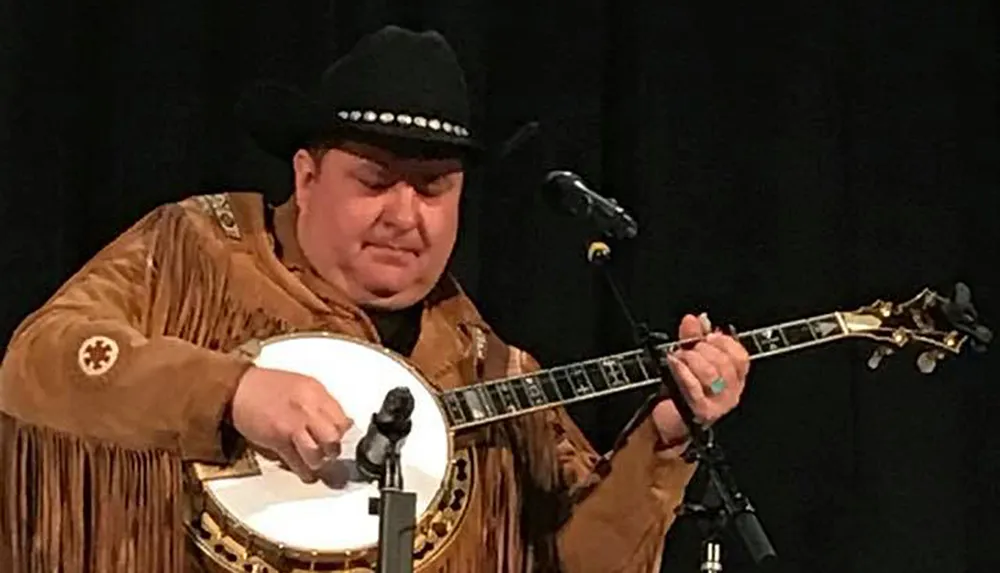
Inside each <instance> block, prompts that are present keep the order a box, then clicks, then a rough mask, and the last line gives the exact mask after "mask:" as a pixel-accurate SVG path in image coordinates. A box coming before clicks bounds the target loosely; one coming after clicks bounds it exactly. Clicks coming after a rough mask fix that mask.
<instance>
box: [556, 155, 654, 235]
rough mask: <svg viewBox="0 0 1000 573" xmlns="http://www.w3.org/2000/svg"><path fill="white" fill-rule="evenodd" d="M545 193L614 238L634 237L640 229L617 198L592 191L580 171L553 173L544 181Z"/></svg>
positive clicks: (563, 208)
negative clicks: (610, 197) (577, 172)
mask: <svg viewBox="0 0 1000 573" xmlns="http://www.w3.org/2000/svg"><path fill="white" fill-rule="evenodd" d="M542 193H543V194H544V195H545V197H546V199H548V201H549V203H550V204H552V205H553V206H554V207H555V208H557V209H561V210H563V211H566V212H568V213H569V214H570V215H575V216H579V217H586V218H589V219H591V220H593V221H594V222H595V223H596V224H597V226H598V228H599V229H600V230H601V232H602V233H604V234H606V235H608V236H610V237H613V238H615V239H631V238H633V237H635V236H636V234H637V233H638V232H639V226H638V225H637V224H636V222H635V219H633V218H632V216H631V215H629V214H628V213H627V212H626V211H625V209H623V208H621V207H620V206H619V205H618V202H617V201H615V200H614V199H608V198H607V197H603V196H601V195H599V194H598V193H596V192H595V191H593V190H591V189H590V188H589V187H587V185H586V183H584V182H583V179H582V178H581V177H580V176H579V175H577V174H576V173H572V172H570V171H553V172H551V173H549V174H548V175H546V176H545V183H543V184H542Z"/></svg>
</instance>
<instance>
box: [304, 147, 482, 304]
mask: <svg viewBox="0 0 1000 573" xmlns="http://www.w3.org/2000/svg"><path fill="white" fill-rule="evenodd" d="M294 167H295V187H296V189H295V200H296V202H297V204H298V208H299V219H298V240H299V243H300V245H301V247H302V251H303V253H304V254H305V256H306V258H307V259H308V260H309V262H310V264H312V266H313V268H314V269H315V270H316V272H317V273H319V274H320V276H322V277H323V278H324V279H326V280H327V281H328V282H329V283H331V284H332V285H334V286H336V287H338V288H340V289H342V290H343V291H344V292H346V293H347V295H348V296H349V297H350V298H351V299H352V300H354V302H355V303H356V304H359V305H364V306H373V307H379V308H402V307H406V306H409V305H411V304H414V303H416V302H418V301H419V300H421V299H422V298H423V297H424V296H426V295H427V293H428V292H430V290H431V289H432V288H433V287H434V284H435V283H436V282H437V281H438V279H439V278H440V277H441V275H442V273H443V272H444V269H445V266H446V265H447V263H448V259H449V258H450V257H451V253H452V249H453V248H454V246H455V240H456V237H457V233H458V211H459V198H460V196H461V192H462V182H463V177H464V175H463V172H462V165H461V162H460V161H459V160H458V159H440V160H438V159H435V160H423V159H410V158H400V157H397V156H395V155H393V154H392V153H391V152H389V151H386V150H384V149H380V148H377V147H374V146H370V145H366V144H361V143H345V144H343V145H340V146H339V147H338V148H335V149H331V150H330V151H329V152H327V153H326V154H325V155H324V156H323V158H322V159H321V160H320V161H319V163H318V164H317V162H315V161H314V160H313V158H312V156H311V155H310V154H309V153H307V152H306V151H304V150H303V151H299V152H298V154H296V156H295V159H294Z"/></svg>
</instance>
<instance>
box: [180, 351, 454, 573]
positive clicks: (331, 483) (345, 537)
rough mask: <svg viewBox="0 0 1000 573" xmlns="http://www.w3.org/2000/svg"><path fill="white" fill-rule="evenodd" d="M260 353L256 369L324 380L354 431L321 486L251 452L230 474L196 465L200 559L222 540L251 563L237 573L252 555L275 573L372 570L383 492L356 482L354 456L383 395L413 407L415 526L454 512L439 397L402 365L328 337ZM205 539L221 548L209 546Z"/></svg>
mask: <svg viewBox="0 0 1000 573" xmlns="http://www.w3.org/2000/svg"><path fill="white" fill-rule="evenodd" d="M253 346H255V347H256V348H254V350H253V351H252V352H250V353H251V355H252V358H253V360H254V363H255V365H257V366H260V367H263V368H273V369H278V370H286V371H291V372H296V373H299V374H304V375H307V376H311V377H313V378H315V379H316V380H318V381H319V382H320V383H321V384H323V386H324V387H326V389H327V391H328V392H329V393H330V394H331V395H332V396H333V397H334V398H335V399H336V400H337V401H338V402H339V403H340V405H341V407H342V408H343V409H344V411H345V412H346V413H347V415H348V416H349V417H350V418H351V419H353V420H354V426H353V427H352V428H351V429H350V431H348V433H347V435H345V436H344V438H343V441H342V450H341V456H340V457H339V458H338V459H337V460H334V461H333V462H331V463H330V464H328V465H327V466H326V467H324V468H323V469H322V470H321V471H320V475H321V479H320V481H318V482H316V483H313V484H306V483H303V482H302V481H301V480H299V478H298V477H297V476H296V475H295V474H294V473H293V472H291V471H290V470H287V469H285V468H284V467H283V466H282V465H280V463H279V462H278V461H277V460H272V459H269V458H267V457H264V456H262V455H261V454H259V453H257V452H248V453H247V454H246V456H245V458H244V459H243V460H240V461H239V462H238V463H237V464H234V465H233V466H231V467H227V468H218V467H215V466H207V465H204V464H194V465H193V467H192V469H193V477H194V479H195V480H196V481H197V482H198V483H197V487H198V488H199V489H200V494H201V495H200V500H199V502H200V503H199V505H200V506H201V508H200V509H201V511H199V512H198V514H200V515H196V516H193V517H194V518H195V519H196V520H198V519H199V518H200V521H201V524H200V525H201V527H200V532H196V535H197V537H200V539H199V538H197V537H196V540H197V541H199V542H200V543H199V544H200V545H201V546H202V548H203V549H206V550H208V549H207V548H206V547H205V546H206V545H211V544H212V543H213V542H214V543H215V547H214V550H215V552H216V553H219V552H220V548H219V547H218V546H219V545H220V543H219V542H220V541H223V540H225V541H226V543H224V545H227V546H228V553H230V554H235V557H238V558H239V560H240V561H244V560H246V563H245V564H244V566H238V567H236V568H234V569H232V570H240V571H252V570H255V569H252V568H249V566H250V565H251V563H250V561H251V560H250V559H249V557H250V555H249V554H248V553H256V554H258V556H259V557H260V558H261V560H260V561H259V566H265V565H266V564H269V565H271V566H272V567H275V566H277V565H276V564H275V563H276V562H285V561H289V560H291V561H298V562H303V563H308V564H309V567H310V568H312V567H315V566H317V565H319V564H322V563H329V564H334V563H339V564H341V565H347V564H348V563H349V562H359V563H358V564H359V565H360V564H362V563H365V562H368V563H371V562H374V558H375V551H376V548H377V545H378V533H379V518H378V514H377V513H376V514H374V515H372V514H370V513H369V500H370V499H372V498H375V499H378V497H379V489H378V484H377V483H376V482H367V481H364V480H363V478H361V477H360V476H359V475H358V473H357V470H356V468H355V448H356V447H357V444H358V442H359V441H360V440H361V438H362V437H363V436H364V435H365V433H367V431H368V425H369V422H370V419H371V416H372V414H374V413H375V412H377V411H378V410H379V408H381V406H382V401H383V400H384V398H385V396H386V394H387V393H388V392H389V391H390V390H392V389H393V388H396V387H399V386H404V387H406V388H408V389H409V390H410V392H411V393H412V395H413V399H414V409H413V414H412V416H411V420H412V422H413V426H412V430H411V432H410V434H409V436H407V438H406V439H405V441H404V442H403V444H402V448H401V452H402V454H401V462H402V475H403V489H404V490H405V491H408V492H413V493H415V494H416V516H417V521H418V523H420V522H422V521H425V520H427V519H429V518H430V517H431V516H432V514H434V513H435V512H437V511H438V510H440V508H441V507H445V506H450V505H451V499H450V497H451V496H450V495H448V496H446V495H445V494H446V493H448V489H449V481H450V480H449V477H453V476H454V474H455V470H456V468H455V467H454V464H453V461H455V459H454V456H453V443H452V434H451V431H450V429H449V427H448V424H447V422H446V418H445V414H444V412H443V410H442V409H441V406H440V405H439V403H438V401H437V399H436V398H435V395H434V393H433V390H432V389H431V388H430V386H429V385H428V384H427V382H426V381H425V379H424V378H423V376H422V375H421V374H420V373H419V372H417V371H416V369H414V368H413V367H412V366H411V365H410V364H409V363H407V362H406V361H405V359H403V358H402V357H400V356H398V355H396V354H395V353H393V352H391V351H389V350H387V349H384V348H381V347H379V346H376V345H374V344H370V343H368V342H364V341H359V340H356V339H353V338H348V337H346V336H340V335H336V334H329V333H302V334H291V335H284V336H278V337H274V338H269V339H267V340H264V341H261V342H255V343H253ZM460 462H461V466H462V467H461V468H459V469H460V470H461V471H460V472H459V473H460V474H462V476H463V477H465V476H467V474H468V470H471V468H468V470H467V468H466V464H468V463H469V460H468V459H466V458H465V457H464V456H463V459H462V460H460ZM459 497H461V496H459ZM449 509H451V508H450V507H449ZM455 509H457V508H455ZM439 519H440V518H436V519H435V521H438V520H439ZM206 526H207V527H206ZM420 529H422V528H418V531H417V532H416V533H415V535H414V537H415V540H416V542H417V543H418V544H419V543H422V542H423V543H425V542H426V539H422V537H423V536H422V535H420ZM212 530H215V531H214V532H213V531H212ZM207 533H214V535H212V536H211V537H216V539H214V540H213V539H208V537H210V536H209V535H207ZM234 545H235V547H234ZM251 548H253V551H251ZM415 549H416V548H415ZM222 553H226V552H225V551H222ZM213 557H215V559H216V561H220V559H219V558H218V556H217V555H216V556H213ZM255 559H256V558H255ZM232 560H233V556H230V557H229V558H228V559H221V561H223V562H224V561H230V562H231V561H232ZM255 562H256V561H255ZM226 565H227V566H228V565H229V563H227V564H226ZM233 565H235V564H233ZM261 570H264V569H261Z"/></svg>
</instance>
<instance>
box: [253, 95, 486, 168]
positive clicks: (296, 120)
mask: <svg viewBox="0 0 1000 573" xmlns="http://www.w3.org/2000/svg"><path fill="white" fill-rule="evenodd" d="M235 114H236V117H237V119H238V121H239V122H240V123H241V124H242V125H243V127H244V128H245V129H246V130H247V131H248V133H249V134H250V136H251V137H252V138H253V140H254V141H255V142H256V144H257V145H258V146H259V147H260V148H261V149H263V150H264V151H265V152H267V153H269V154H271V155H274V156H275V157H278V158H279V159H284V160H289V159H291V158H292V157H293V156H294V155H295V153H296V152H297V151H298V150H300V149H303V148H305V147H307V146H309V145H311V144H314V143H317V142H320V141H321V140H324V139H335V138H338V137H351V138H358V139H363V140H365V141H369V142H371V143H373V144H375V145H381V146H384V147H388V148H390V149H391V150H393V151H397V152H401V153H405V154H407V155H412V156H425V157H460V158H463V159H465V160H468V161H472V162H476V161H479V160H480V159H481V158H482V157H483V156H484V155H485V154H486V151H487V149H486V146H485V145H483V144H482V142H480V141H478V140H477V139H475V138H473V137H470V136H462V135H457V134H455V133H449V132H447V131H445V130H444V129H443V128H442V127H441V126H440V125H439V126H438V129H432V128H430V127H427V126H424V127H421V126H417V125H414V124H412V121H411V124H410V125H401V124H399V123H396V122H392V123H390V122H385V121H380V119H379V118H378V117H376V118H374V120H367V121H366V120H365V118H361V119H360V120H354V121H352V120H351V119H344V118H343V117H341V116H340V115H339V114H338V113H337V111H336V110H333V111H331V110H327V109H324V107H323V106H322V105H321V104H320V102H318V101H316V100H314V99H312V98H311V97H309V96H308V95H306V94H305V93H303V92H301V91H299V90H297V89H296V88H294V87H291V86H287V85H283V84H278V83H258V84H255V85H254V86H252V87H251V88H250V89H248V90H247V91H245V92H244V93H243V95H242V96H241V97H240V100H239V102H238V103H237V105H236V108H235ZM369 119H370V118H369Z"/></svg>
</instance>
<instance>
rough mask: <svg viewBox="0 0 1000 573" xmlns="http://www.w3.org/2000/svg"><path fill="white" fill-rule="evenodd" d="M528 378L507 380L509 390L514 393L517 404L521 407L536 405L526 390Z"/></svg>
mask: <svg viewBox="0 0 1000 573" xmlns="http://www.w3.org/2000/svg"><path fill="white" fill-rule="evenodd" d="M528 380H531V379H530V378H527V379H521V380H518V379H516V378H515V379H513V380H509V381H508V382H507V383H508V384H510V387H511V391H512V392H513V393H514V397H515V398H517V403H518V404H519V406H520V407H521V409H525V408H530V407H532V406H536V405H537V404H535V402H534V401H533V400H532V399H531V396H530V394H529V392H528Z"/></svg>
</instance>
